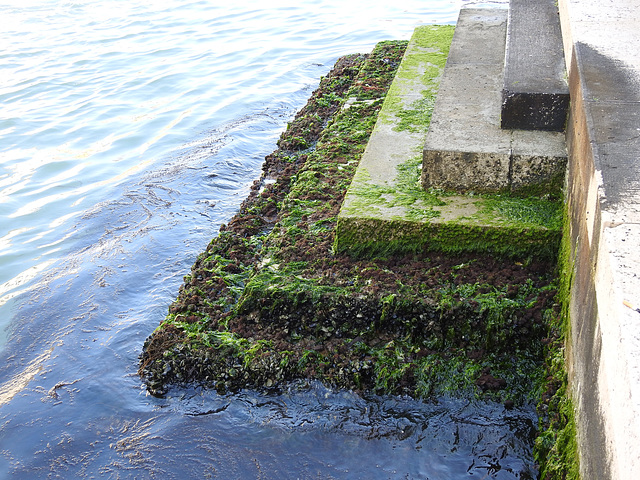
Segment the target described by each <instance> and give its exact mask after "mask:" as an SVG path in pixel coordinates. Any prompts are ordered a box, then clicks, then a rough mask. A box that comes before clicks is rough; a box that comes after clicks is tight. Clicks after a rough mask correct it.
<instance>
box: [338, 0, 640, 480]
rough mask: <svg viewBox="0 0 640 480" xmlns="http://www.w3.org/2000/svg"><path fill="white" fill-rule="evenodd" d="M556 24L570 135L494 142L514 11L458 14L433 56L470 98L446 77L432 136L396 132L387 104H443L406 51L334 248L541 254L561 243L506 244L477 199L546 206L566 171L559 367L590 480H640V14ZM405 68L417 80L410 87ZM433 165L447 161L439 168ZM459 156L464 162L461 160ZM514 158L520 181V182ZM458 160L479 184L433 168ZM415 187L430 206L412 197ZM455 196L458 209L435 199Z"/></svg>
mask: <svg viewBox="0 0 640 480" xmlns="http://www.w3.org/2000/svg"><path fill="white" fill-rule="evenodd" d="M513 3H517V2H513ZM558 9H559V13H560V22H561V27H562V28H561V33H562V41H563V44H564V57H565V62H566V72H567V78H568V85H569V90H570V109H569V116H568V121H567V127H566V132H565V133H564V134H562V133H553V132H531V131H522V130H500V128H499V123H500V115H501V113H500V99H499V97H500V90H501V88H502V86H503V78H504V71H503V67H502V63H501V62H502V60H503V58H504V45H505V43H504V38H505V37H504V36H505V32H506V18H507V12H506V11H505V10H500V9H480V10H466V11H465V10H463V11H462V12H461V17H460V22H459V23H458V27H457V30H456V37H457V38H456V37H454V42H453V44H452V46H451V52H440V53H441V54H443V53H445V54H446V53H449V60H448V61H449V63H450V64H451V70H456V69H457V70H458V71H459V72H458V73H459V74H461V78H464V80H463V83H462V84H461V85H462V87H461V86H460V85H458V86H456V84H455V83H453V81H451V80H450V79H447V74H446V73H445V74H444V76H443V77H442V78H441V79H439V80H440V90H441V91H442V92H445V93H446V91H447V89H449V90H450V91H451V92H453V95H452V96H451V100H447V101H446V102H445V101H444V100H442V101H441V98H438V101H437V103H436V105H435V109H434V113H433V116H434V118H433V121H432V122H431V127H430V131H429V135H428V136H427V132H426V131H425V129H423V128H422V129H421V127H420V125H414V127H413V128H407V127H406V125H404V126H403V125H402V121H403V120H402V119H401V118H399V117H397V115H394V110H393V108H394V103H393V102H395V107H396V108H397V106H398V104H400V105H401V106H402V108H404V109H405V110H413V111H419V110H420V108H425V106H426V107H428V102H430V101H432V100H433V96H434V95H433V93H434V92H435V90H436V89H437V84H436V85H422V84H419V82H417V80H416V79H417V78H418V77H420V75H421V74H422V73H424V69H426V68H431V67H432V66H433V65H431V64H430V63H429V62H428V61H423V62H422V64H421V63H420V61H419V60H416V59H415V58H414V59H411V57H412V56H417V57H420V55H424V54H425V53H428V54H433V53H434V47H433V46H429V45H421V44H420V43H419V36H418V37H415V38H414V39H412V41H411V43H410V46H409V48H408V51H407V54H406V56H405V60H406V65H405V61H403V65H401V67H400V70H399V73H398V76H397V78H396V81H394V85H393V86H392V88H391V90H390V92H389V96H388V97H391V99H389V98H388V99H387V101H386V103H385V106H384V107H383V110H382V112H381V115H380V118H379V120H378V124H377V125H376V128H375V130H374V134H373V135H372V138H371V140H370V144H369V146H368V147H367V150H366V152H365V154H364V156H363V159H362V161H361V166H360V168H359V170H358V173H357V174H356V177H355V178H354V181H353V184H352V185H351V187H350V189H349V192H348V194H347V198H346V199H345V203H344V205H343V209H342V211H341V213H340V217H339V220H338V230H337V242H336V246H337V248H338V249H344V250H349V248H351V246H352V245H353V244H358V245H364V246H366V247H372V248H380V247H383V246H384V244H385V243H392V244H394V245H395V246H402V245H403V244H404V245H406V244H416V243H417V244H419V245H425V244H428V245H430V246H431V247H434V248H441V249H444V250H446V249H447V248H448V245H449V246H450V242H451V241H452V239H453V238H461V239H462V242H461V243H462V245H463V249H471V250H473V249H480V250H483V249H484V250H485V251H492V250H493V251H496V252H504V251H505V249H506V244H501V243H500V237H501V236H502V237H503V238H505V239H506V240H510V239H512V238H513V237H512V234H515V233H518V235H519V241H518V244H519V245H521V246H522V251H523V252H526V251H529V252H532V253H533V254H536V253H539V252H538V251H537V248H538V246H539V245H541V244H543V243H544V242H547V244H548V243H549V242H553V241H555V240H554V238H556V239H557V238H558V237H559V231H558V228H557V227H554V226H553V225H546V224H544V222H537V221H532V222H528V223H527V224H526V225H524V226H523V225H520V226H519V229H518V231H517V232H515V231H509V229H508V225H509V222H510V219H508V218H505V217H504V216H503V215H502V214H501V212H502V211H503V210H501V209H500V208H496V203H495V202H489V203H486V200H485V198H484V197H483V196H482V195H478V193H482V191H483V190H493V191H517V190H518V189H519V188H521V187H522V185H520V183H519V179H520V178H525V177H527V176H530V177H532V178H533V184H535V183H536V182H539V181H541V182H542V183H541V184H542V185H543V187H544V188H548V189H550V191H553V190H554V189H555V188H556V187H557V185H558V170H556V169H557V168H558V166H560V168H561V170H562V172H563V173H564V171H565V163H564V162H565V161H566V162H567V163H566V165H567V168H566V171H567V173H568V174H567V177H566V178H567V180H566V186H565V202H566V208H567V211H568V218H569V223H568V225H567V228H566V230H565V232H566V233H568V235H565V238H564V240H563V242H565V246H566V247H568V248H567V250H566V251H567V252H568V255H569V269H568V271H567V272H565V274H566V275H568V276H570V278H571V294H570V312H569V313H570V323H571V325H570V328H571V330H570V338H569V339H568V342H567V350H566V360H567V369H568V373H569V382H570V386H571V393H572V398H573V401H574V406H575V414H576V423H577V426H578V444H579V456H580V470H581V476H582V478H583V479H585V480H587V479H589V480H590V479H599V480H604V479H635V478H638V475H639V472H640V34H639V33H638V32H640V14H639V13H638V11H639V10H638V4H637V0H559V2H558ZM467 34H472V36H471V37H469V36H467ZM476 35H480V37H477V36H476ZM474 36H475V37H474ZM474 48H475V50H474ZM436 53H437V52H436ZM417 57H416V58H417ZM404 67H407V68H408V69H409V70H408V74H404V75H403V74H402V70H403V68H404ZM447 68H449V65H448V66H447ZM439 95H440V94H439ZM393 97H395V100H394V99H393ZM387 102H389V105H387ZM469 112H473V113H472V114H471V115H469ZM394 117H395V118H394ZM419 117H420V116H419V115H417V117H416V118H419ZM474 122H475V123H474ZM464 125H472V128H470V129H466V130H465V128H464ZM399 127H402V128H399ZM465 132H466V133H465ZM425 139H426V140H425ZM425 142H426V146H425ZM453 145H463V146H461V147H455V148H453V147H452V146H453ZM565 145H566V150H565ZM423 146H424V150H425V152H424V161H425V171H421V161H422V157H423V152H422V149H423ZM429 152H445V156H444V157H443V158H445V160H444V161H442V159H440V160H438V158H436V157H437V155H431V154H430V153H429ZM451 152H457V153H455V154H452V153H451ZM514 152H516V153H514ZM565 152H567V153H568V155H567V154H566V153H565ZM460 154H461V155H462V157H464V158H465V159H466V160H469V159H471V161H470V162H462V161H460V160H459V159H460V158H462V157H461V155H460ZM518 154H522V156H521V157H518ZM430 155H431V156H430ZM447 155H448V157H447ZM518 158H521V159H522V158H524V159H525V163H524V164H525V167H526V168H524V167H523V168H521V169H520V170H518V168H519V167H518V166H517V159H518ZM456 159H458V160H456ZM456 161H459V162H460V165H463V164H465V165H469V164H470V165H473V169H472V170H470V171H467V172H465V171H464V169H463V170H458V171H459V172H462V173H458V174H457V175H455V176H453V177H452V176H451V175H449V176H447V169H446V168H440V167H439V165H444V166H447V165H452V164H455V162H456ZM429 162H432V165H431V167H429ZM438 162H440V164H438ZM425 172H426V173H425ZM420 173H422V184H423V185H424V186H426V187H427V191H426V193H425V194H423V195H416V194H415V190H416V188H415V187H416V182H418V177H419V176H420ZM514 173H516V174H514ZM561 176H562V175H561ZM528 181H529V180H527V182H528ZM545 182H546V183H545ZM525 183H526V182H525ZM525 187H526V185H525ZM452 188H453V189H454V190H457V191H459V192H460V194H457V195H444V196H443V195H442V191H443V190H450V189H452ZM541 201H544V199H542V200H541ZM456 225H457V226H458V227H460V228H462V229H460V228H458V230H456V228H453V227H452V226H456ZM501 229H503V230H501ZM491 231H494V232H500V231H502V232H503V234H502V235H500V234H498V235H491V234H488V233H487V232H491ZM461 233H462V236H460V234H461ZM465 235H466V236H465ZM554 235H555V237H554ZM474 237H475V238H476V239H477V238H480V239H481V241H480V242H478V241H474V240H473V238H474ZM509 237H510V238H509Z"/></svg>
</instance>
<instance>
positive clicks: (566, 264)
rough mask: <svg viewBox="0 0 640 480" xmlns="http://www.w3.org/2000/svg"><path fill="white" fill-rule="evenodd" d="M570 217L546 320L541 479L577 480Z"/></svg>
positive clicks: (537, 453) (538, 457) (538, 445)
mask: <svg viewBox="0 0 640 480" xmlns="http://www.w3.org/2000/svg"><path fill="white" fill-rule="evenodd" d="M569 224H570V219H569V214H568V208H567V206H565V208H564V211H563V236H562V241H561V244H560V249H559V255H558V278H559V286H558V294H557V301H558V306H559V310H558V311H557V312H556V314H555V315H553V316H551V317H550V318H549V319H548V324H549V330H550V333H549V338H550V341H549V343H548V345H547V351H546V352H545V359H546V381H545V382H544V383H543V385H544V386H545V387H546V389H547V393H546V398H545V400H546V402H545V401H541V402H540V405H539V407H538V409H539V410H540V411H541V415H540V425H539V434H538V438H537V439H536V443H535V447H534V457H535V458H536V461H537V462H538V464H539V468H540V478H544V479H549V480H555V479H563V480H564V479H567V480H569V479H570V480H579V479H580V461H579V454H578V440H577V427H576V423H575V413H574V412H575V410H574V406H573V402H572V400H571V395H570V391H569V382H568V377H567V369H566V363H565V361H566V359H565V345H566V344H567V343H568V342H570V341H571V322H570V315H569V311H570V310H569V302H570V297H571V286H572V284H573V271H574V268H573V265H574V258H573V256H572V255H573V254H572V249H571V235H570V231H569V228H570V227H569Z"/></svg>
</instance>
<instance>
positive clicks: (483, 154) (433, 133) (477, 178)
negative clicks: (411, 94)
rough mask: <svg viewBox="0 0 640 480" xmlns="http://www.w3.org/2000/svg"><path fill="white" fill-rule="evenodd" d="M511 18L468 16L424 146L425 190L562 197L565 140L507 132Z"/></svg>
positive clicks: (467, 12) (497, 13)
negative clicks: (504, 106)
mask: <svg viewBox="0 0 640 480" xmlns="http://www.w3.org/2000/svg"><path fill="white" fill-rule="evenodd" d="M506 30H507V10H505V9H487V10H485V9H477V10H472V9H463V10H462V11H461V12H460V17H459V19H458V26H457V30H456V34H455V36H454V39H453V43H452V45H451V51H450V54H449V59H448V60H447V65H446V68H445V71H444V75H443V78H442V82H441V84H440V90H439V92H438V99H437V102H436V105H435V108H434V112H433V117H432V120H431V125H430V126H429V132H428V134H427V139H426V142H425V146H424V153H423V170H422V184H423V186H424V188H425V189H429V188H441V189H444V190H453V191H457V192H496V191H512V192H518V191H522V190H525V191H526V190H527V189H531V188H536V189H537V190H538V191H545V190H546V191H555V192H559V191H560V189H561V187H562V185H563V182H564V175H565V171H566V149H565V143H564V135H562V134H561V133H556V132H547V131H518V130H504V129H502V128H501V127H500V109H501V101H502V100H501V99H502V78H503V74H504V59H505V35H506Z"/></svg>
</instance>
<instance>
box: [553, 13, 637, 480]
mask: <svg viewBox="0 0 640 480" xmlns="http://www.w3.org/2000/svg"><path fill="white" fill-rule="evenodd" d="M559 7H560V16H561V21H562V30H563V41H564V50H565V56H566V58H567V63H568V64H567V70H568V75H569V84H570V89H571V109H570V116H569V122H568V126H567V145H568V150H569V176H568V189H567V207H568V211H569V215H570V236H569V238H570V247H571V259H572V260H573V264H572V265H573V272H572V273H573V282H572V289H571V301H570V320H571V333H570V339H569V342H568V345H567V366H568V372H569V381H570V385H571V390H572V394H573V399H574V405H575V410H576V421H577V426H578V443H579V451H580V467H581V475H582V478H583V479H585V480H587V479H595V478H597V479H599V480H600V479H603V480H606V479H629V480H631V479H635V478H637V477H638V472H640V312H639V311H638V310H637V308H638V306H640V249H639V246H640V161H639V159H640V36H639V35H638V32H639V31H640V21H639V17H638V5H637V2H636V1H635V0H616V1H615V2H609V1H606V2H604V1H602V0H560V2H559Z"/></svg>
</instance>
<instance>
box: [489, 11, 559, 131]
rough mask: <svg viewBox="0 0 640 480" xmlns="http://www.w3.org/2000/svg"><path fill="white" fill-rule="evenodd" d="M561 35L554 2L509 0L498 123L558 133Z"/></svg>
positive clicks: (504, 126)
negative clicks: (500, 112) (500, 114)
mask: <svg viewBox="0 0 640 480" xmlns="http://www.w3.org/2000/svg"><path fill="white" fill-rule="evenodd" d="M561 45H562V34H561V31H560V19H559V17H558V7H557V2H556V0H511V1H510V4H509V21H508V29H507V44H506V53H505V60H504V63H505V72H504V87H503V89H502V116H501V126H502V128H506V129H521V130H550V131H557V132H561V131H563V130H564V126H565V123H566V120H567V111H568V108H569V87H568V85H567V82H566V80H565V63H564V55H563V51H562V48H561Z"/></svg>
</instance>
